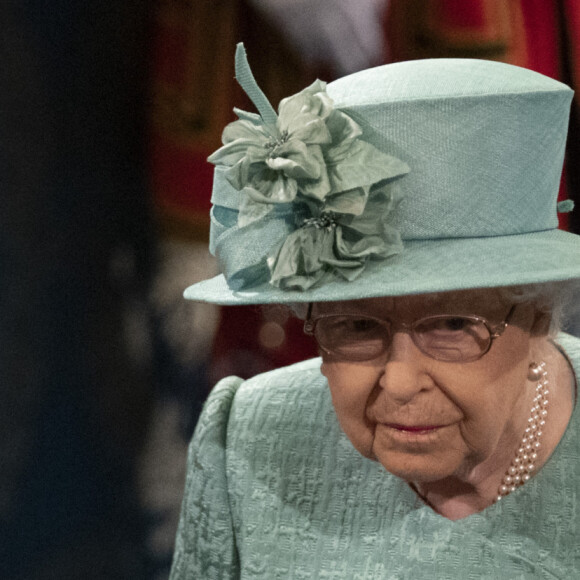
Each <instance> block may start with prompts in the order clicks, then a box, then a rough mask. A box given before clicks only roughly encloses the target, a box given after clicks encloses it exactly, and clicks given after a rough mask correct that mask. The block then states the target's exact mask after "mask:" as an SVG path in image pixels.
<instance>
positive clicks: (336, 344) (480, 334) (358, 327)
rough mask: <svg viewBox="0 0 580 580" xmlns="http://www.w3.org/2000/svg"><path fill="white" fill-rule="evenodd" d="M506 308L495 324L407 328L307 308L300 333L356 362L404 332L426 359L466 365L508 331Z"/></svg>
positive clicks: (430, 323) (449, 320) (457, 319)
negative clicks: (398, 330) (502, 316)
mask: <svg viewBox="0 0 580 580" xmlns="http://www.w3.org/2000/svg"><path fill="white" fill-rule="evenodd" d="M515 308H516V307H515V305H514V306H512V307H511V309H510V311H509V312H508V314H507V316H506V318H505V320H504V321H503V322H500V323H499V324H498V325H497V326H491V325H490V323H489V322H488V321H487V320H486V319H485V318H482V317H481V316H471V315H470V316H462V315H456V314H451V315H448V314H438V315H436V316H427V317H426V318H420V319H419V320H416V321H415V322H413V323H412V324H404V323H394V322H392V321H390V320H382V319H379V318H374V317H372V316H360V315H358V314H352V315H351V314H328V315H326V314H325V315H322V316H319V317H317V318H314V319H312V318H311V314H312V304H310V305H309V306H308V314H307V317H306V321H305V323H304V332H305V333H306V334H308V335H311V336H314V338H315V339H316V342H317V343H318V346H319V347H320V348H321V350H323V351H324V352H325V353H327V354H329V355H332V356H335V357H337V358H339V359H341V360H345V361H352V362H362V361H368V360H372V359H374V358H377V357H379V356H381V355H383V354H385V353H386V352H387V351H388V350H389V347H390V345H391V342H392V339H393V336H394V334H395V332H396V331H397V329H399V328H400V329H402V330H404V331H405V332H407V333H408V334H409V335H410V337H411V339H412V340H413V342H414V344H415V345H416V346H417V348H418V349H419V350H420V351H421V352H422V353H423V354H426V355H427V356H428V357H430V358H433V359H435V360H439V361H446V362H470V361H474V360H477V359H479V358H481V357H482V356H483V355H484V354H486V353H487V352H488V351H489V349H490V348H491V345H492V343H493V341H494V340H495V339H496V338H499V337H500V336H501V335H502V334H503V332H504V331H505V329H506V328H507V327H508V324H509V320H510V318H511V316H512V314H513V312H514V310H515Z"/></svg>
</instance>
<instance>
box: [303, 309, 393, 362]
mask: <svg viewBox="0 0 580 580" xmlns="http://www.w3.org/2000/svg"><path fill="white" fill-rule="evenodd" d="M314 334H315V336H316V340H317V341H318V344H319V345H320V346H321V347H322V348H323V349H324V350H326V351H327V352H329V353H331V354H333V355H335V356H339V357H341V358H344V359H347V360H353V361H364V360H370V359H372V358H375V357H377V356H379V355H381V354H382V353H383V351H384V348H385V344H387V343H388V340H389V333H388V330H387V328H386V326H385V325H383V324H381V323H380V322H379V321H378V320H374V319H372V318H365V317H361V316H328V317H325V318H320V319H318V321H317V323H316V330H315V333H314Z"/></svg>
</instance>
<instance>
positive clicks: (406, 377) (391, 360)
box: [379, 332, 433, 405]
mask: <svg viewBox="0 0 580 580" xmlns="http://www.w3.org/2000/svg"><path fill="white" fill-rule="evenodd" d="M429 364H430V362H429V361H427V357H426V356H425V355H424V354H423V353H422V352H421V351H420V350H419V349H418V348H417V347H416V346H415V343H414V342H413V340H412V339H411V337H410V336H409V334H408V333H407V332H396V333H395V334H394V336H393V338H392V341H391V345H390V348H389V352H388V353H387V356H386V360H385V364H384V368H383V372H382V374H381V376H380V378H379V386H380V387H381V389H382V390H383V391H384V392H385V394H387V395H388V396H389V398H391V399H392V400H394V401H396V402H397V403H399V404H401V405H404V404H406V403H408V402H409V401H411V400H412V399H413V398H414V397H415V396H416V395H417V394H418V393H420V392H422V391H426V390H428V389H431V388H432V387H433V379H432V378H431V376H430V374H429V372H428V366H429Z"/></svg>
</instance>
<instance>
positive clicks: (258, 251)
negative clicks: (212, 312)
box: [209, 45, 409, 290]
mask: <svg viewBox="0 0 580 580" xmlns="http://www.w3.org/2000/svg"><path fill="white" fill-rule="evenodd" d="M236 77H237V79H238V81H239V82H240V84H241V86H242V88H243V89H244V90H245V91H246V93H247V94H248V96H249V97H250V99H251V100H252V101H253V103H254V104H255V105H256V108H257V109H258V111H259V114H254V113H247V112H244V111H240V110H236V113H237V115H238V117H239V120H238V121H234V122H233V123H230V124H229V125H228V126H227V127H226V128H225V130H224V132H223V135H222V140H223V143H224V145H223V147H221V148H220V149H218V150H217V151H216V152H215V153H213V154H212V155H211V156H210V157H209V161H210V162H211V163H214V164H215V165H218V166H219V167H220V168H221V170H220V171H223V175H224V177H225V179H226V180H227V182H229V184H230V185H231V186H232V187H233V189H234V190H236V191H235V192H233V194H235V198H236V200H235V203H234V202H233V201H232V199H228V200H222V202H220V201H218V200H217V197H219V195H225V194H221V193H220V192H219V190H218V192H217V194H216V191H214V194H215V195H214V198H215V199H214V203H217V205H221V204H222V203H223V206H224V207H228V208H232V205H234V206H235V207H236V209H237V225H236V226H235V228H233V227H232V226H226V225H225V224H222V225H221V226H219V227H220V228H221V230H225V231H224V233H223V234H220V236H218V237H217V239H216V240H215V248H216V251H217V253H218V255H219V258H220V261H222V262H223V264H222V266H223V268H222V269H223V271H224V273H229V274H228V282H230V281H231V282H232V283H234V280H235V284H236V285H239V284H240V281H242V282H244V281H248V282H247V283H251V282H250V281H254V282H255V281H256V280H259V279H261V277H262V276H266V277H267V279H268V280H269V282H270V283H271V284H272V285H274V286H277V287H280V288H282V289H301V290H304V289H307V288H310V287H311V286H313V285H315V284H317V283H319V282H321V281H322V280H323V279H324V278H325V277H327V275H338V276H340V277H342V278H344V279H347V280H353V279H354V278H356V277H357V276H358V275H359V274H360V273H361V272H362V270H363V269H364V267H365V264H366V262H367V261H368V260H369V259H372V258H379V259H383V258H386V257H388V256H390V255H393V254H396V253H398V252H400V251H401V249H402V243H401V239H400V236H399V233H398V232H397V231H396V230H395V229H394V228H393V226H392V225H389V220H390V219H391V215H390V214H391V212H392V209H393V208H394V206H395V205H396V203H397V202H398V198H397V196H396V194H395V192H396V191H397V190H396V188H397V184H396V183H394V182H395V181H396V178H398V177H401V176H403V175H405V174H406V173H408V171H409V167H408V166H407V165H406V164H405V163H404V162H403V161H401V160H399V159H397V158H395V157H392V156H391V155H387V154H386V153H383V152H382V151H380V150H379V149H377V148H376V147H374V146H373V145H371V144H370V143H369V142H367V141H365V140H364V139H363V130H362V128H361V127H360V126H359V125H358V124H357V123H356V122H355V120H354V119H352V118H351V117H350V116H349V115H347V114H346V113H345V112H343V111H341V110H340V109H337V108H335V107H334V103H333V101H332V99H331V98H330V96H329V95H328V94H327V92H326V83H324V82H321V81H315V82H314V83H313V84H312V85H310V86H309V87H307V88H306V89H304V90H303V91H301V92H299V93H297V94H296V95H293V96H291V97H288V98H286V99H283V100H282V101H281V102H280V105H279V108H278V112H276V111H275V110H274V109H273V108H272V106H271V105H270V103H269V102H268V100H267V99H266V97H265V95H264V94H263V93H262V91H261V90H260V89H259V87H258V86H257V84H256V82H255V79H254V77H253V75H252V73H251V71H250V69H249V65H248V63H247V59H246V55H245V51H244V49H243V46H242V45H239V46H238V51H237V52H236ZM236 192H239V195H238V193H236ZM216 196H217V197H216ZM218 214H219V212H217V211H214V212H213V216H214V219H217V215H218ZM288 216H291V217H290V218H289V217H288ZM218 221H219V220H218ZM216 231H217V230H216ZM266 231H267V232H268V233H267V235H265V232H266ZM222 235H223V242H221V241H220V240H221V239H222V238H221V236H222ZM238 236H239V245H238V243H237V239H238ZM244 240H246V241H248V240H253V242H254V246H253V247H252V251H251V252H248V253H247V254H248V260H246V259H245V258H246V257H245V256H244V255H243V252H241V251H240V246H241V247H243V246H244ZM256 245H257V246H258V247H256ZM262 246H263V247H262ZM230 256H231V259H230ZM250 260H251V263H247V262H248V261H250Z"/></svg>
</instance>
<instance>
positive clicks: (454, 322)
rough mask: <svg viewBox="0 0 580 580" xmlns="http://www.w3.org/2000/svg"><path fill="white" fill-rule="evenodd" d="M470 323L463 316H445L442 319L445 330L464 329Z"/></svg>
mask: <svg viewBox="0 0 580 580" xmlns="http://www.w3.org/2000/svg"><path fill="white" fill-rule="evenodd" d="M469 325H470V321H469V320H466V319H465V318H446V319H445V320H444V321H443V324H442V328H444V329H445V330H453V331H458V330H465V329H466V328H467V327H468V326H469Z"/></svg>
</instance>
